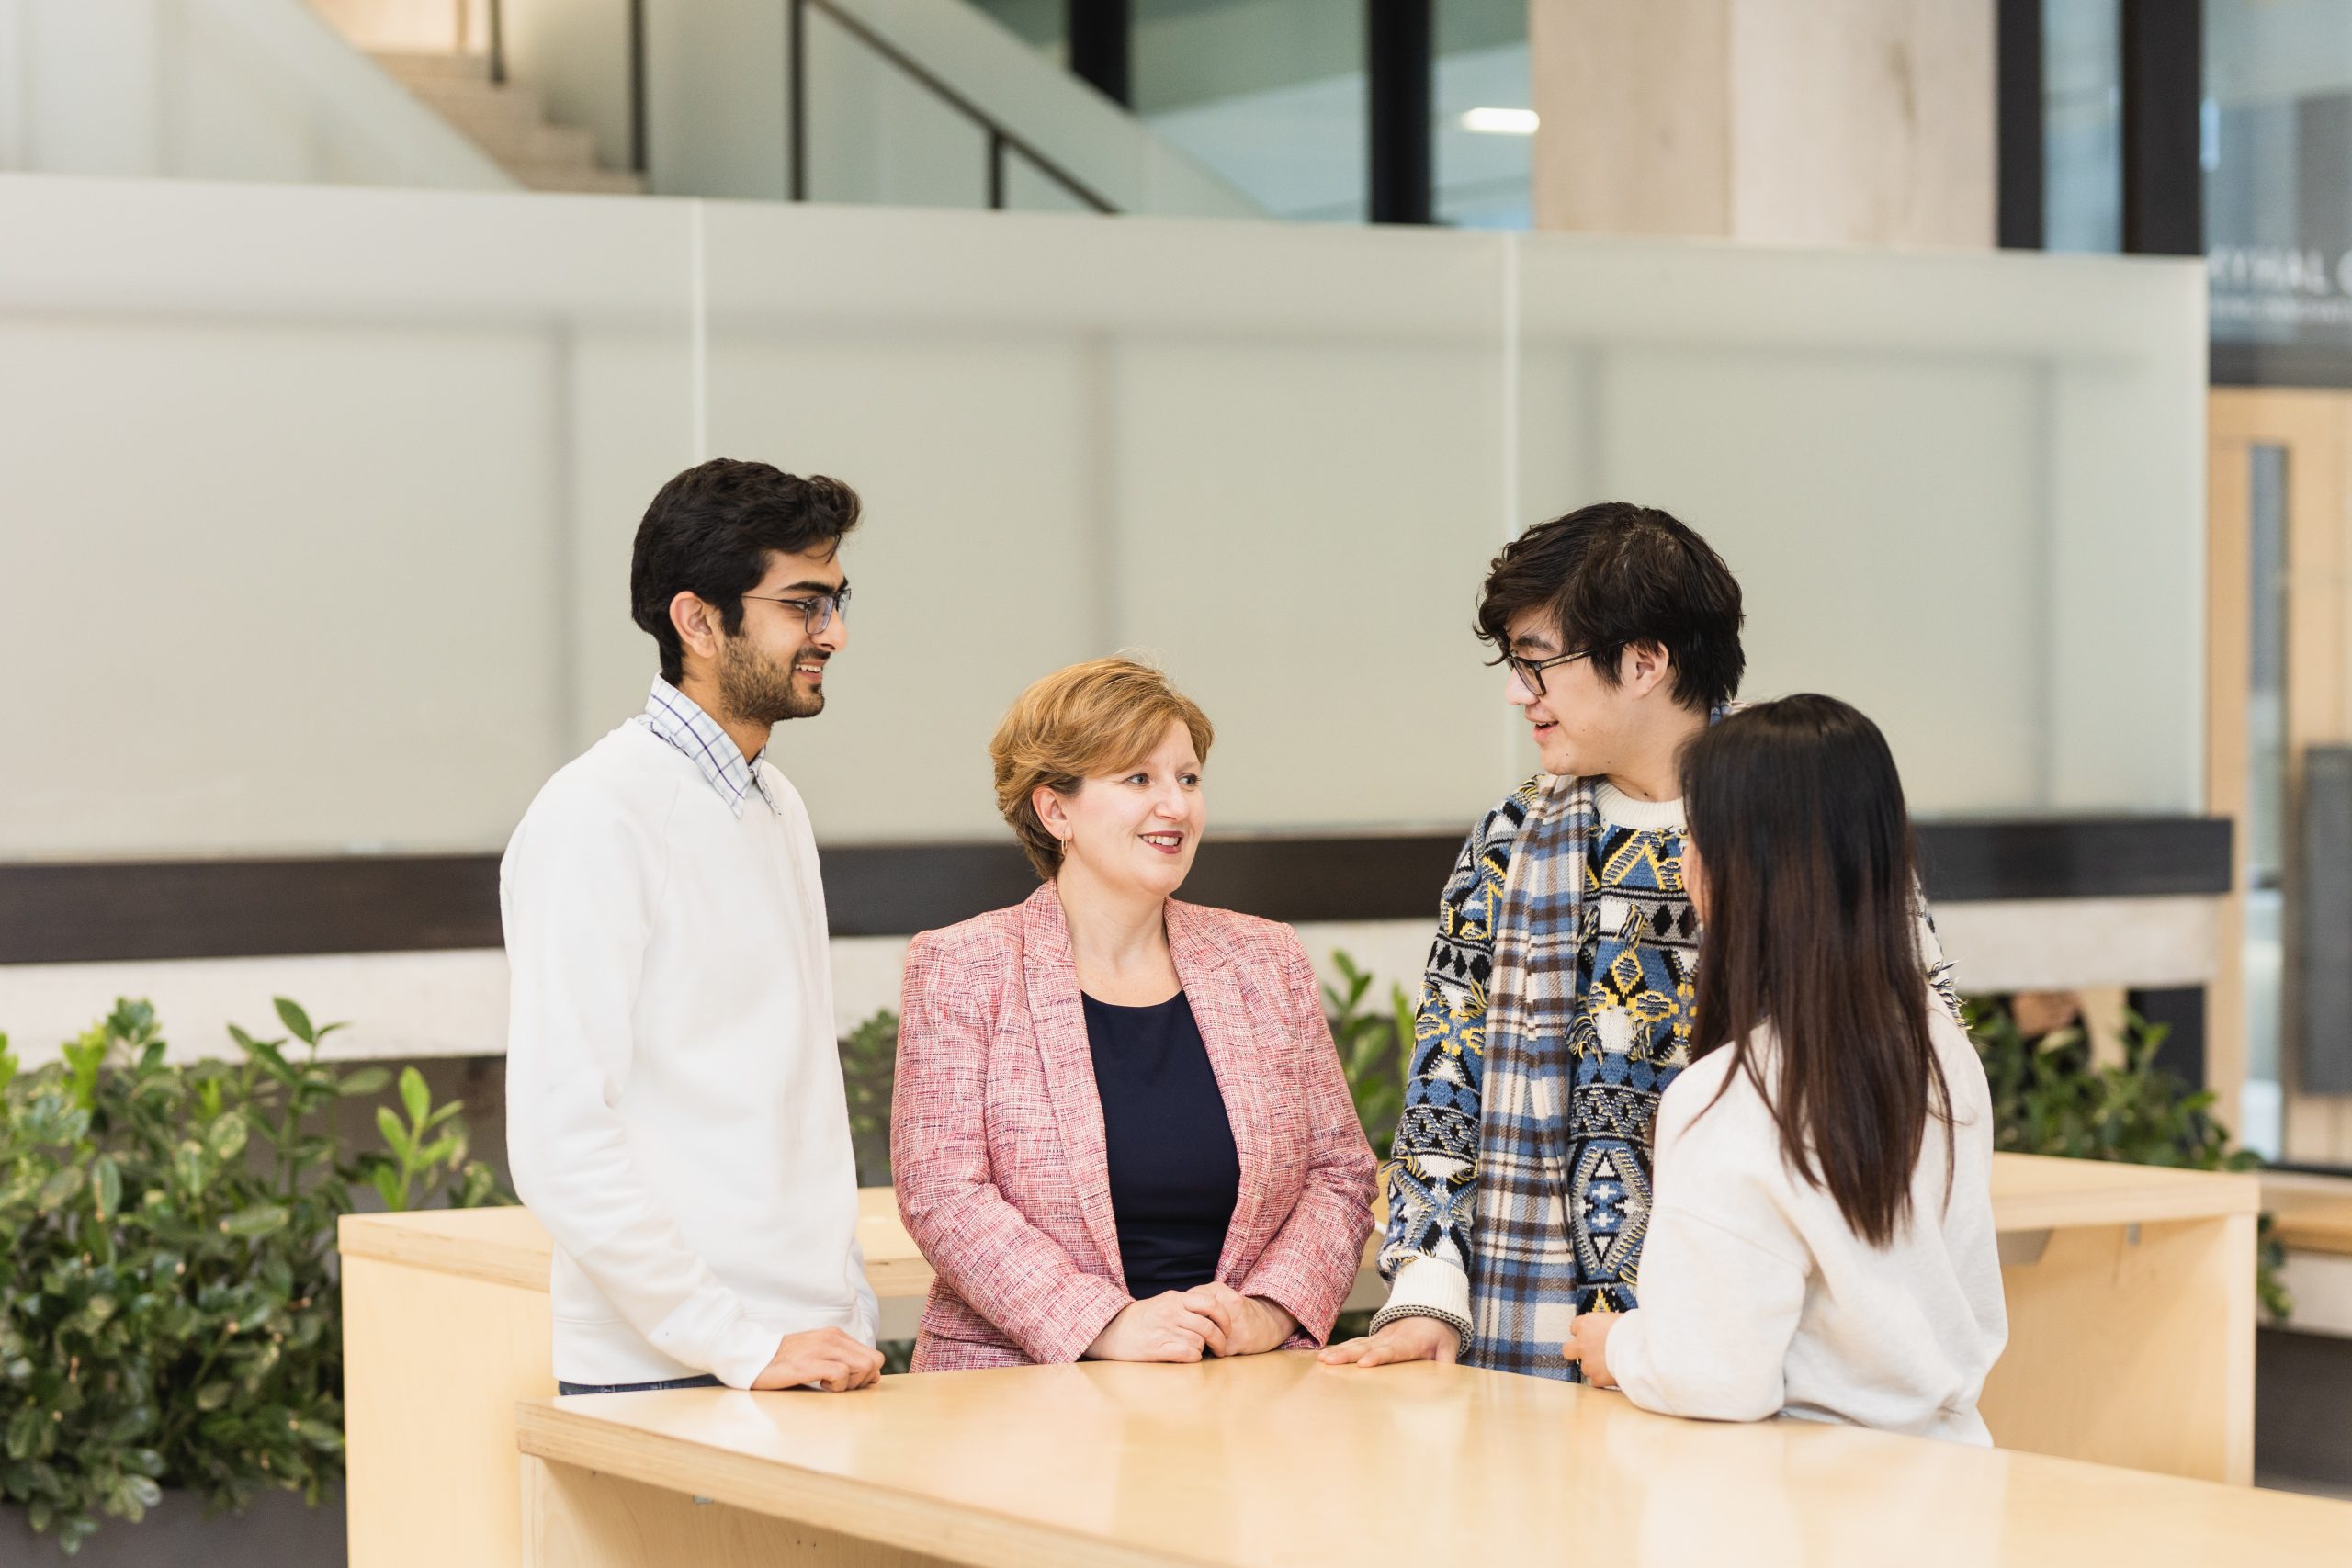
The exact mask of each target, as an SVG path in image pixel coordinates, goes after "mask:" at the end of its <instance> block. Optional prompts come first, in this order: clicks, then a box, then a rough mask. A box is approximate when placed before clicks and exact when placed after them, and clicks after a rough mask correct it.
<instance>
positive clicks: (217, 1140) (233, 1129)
mask: <svg viewBox="0 0 2352 1568" xmlns="http://www.w3.org/2000/svg"><path fill="white" fill-rule="evenodd" d="M247 1132H248V1129H247V1128H246V1125H245V1118H244V1115H243V1112H241V1111H223V1112H222V1113H221V1116H220V1120H219V1121H217V1122H213V1123H212V1125H211V1126H210V1127H209V1128H207V1129H206V1130H205V1134H204V1143H205V1146H206V1147H207V1148H208V1149H209V1150H210V1151H211V1153H212V1157H213V1158H214V1159H217V1160H219V1161H220V1163H221V1164H223V1165H226V1164H227V1163H228V1162H229V1161H231V1160H232V1159H235V1158H236V1157H237V1156H238V1155H240V1154H242V1153H243V1151H244V1147H245V1138H246V1136H247Z"/></svg>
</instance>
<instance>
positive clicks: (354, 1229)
mask: <svg viewBox="0 0 2352 1568" xmlns="http://www.w3.org/2000/svg"><path fill="white" fill-rule="evenodd" d="M2261 1191H2262V1189H2261V1187H2260V1185H2259V1184H2258V1183H2257V1182H2256V1179H2255V1178H2253V1177H2252V1176H2245V1175H2216V1174H2214V1173H2212V1172H2210V1171H2199V1170H2165V1169H2159V1168H2155V1167H2153V1166H2137V1165H2112V1164H2108V1163H2105V1162H2103V1161H2098V1160H2075V1159H2050V1158H2045V1157H2043V1156H2038V1155H1995V1156H1993V1213H1994V1218H1995V1220H1996V1223H1997V1224H1998V1225H1999V1226H2000V1228H2001V1229H2002V1230H2004V1231H2034V1230H2049V1229H2052V1228H2058V1227H2064V1226H2070V1225H2116V1224H2144V1223H2150V1222H2155V1221H2163V1220H2188V1219H2206V1218H2213V1217H2218V1216H2222V1215H2228V1214H2250V1213H2254V1212H2255V1211H2256V1208H2257V1207H2258V1206H2259V1204H2260V1202H2261ZM857 1200H858V1217H857V1239H858V1243H859V1245H860V1246H861V1247H864V1248H865V1273H866V1278H867V1279H869V1280H872V1281H873V1283H874V1292H875V1294H876V1295H877V1296H880V1297H882V1298H883V1299H884V1300H886V1301H887V1300H894V1299H900V1298H909V1297H919V1296H921V1295H922V1294H923V1293H924V1292H927V1291H928V1290H930V1289H931V1265H930V1264H928V1263H926V1262H924V1261H923V1258H922V1254H921V1253H920V1252H917V1251H916V1250H915V1244H914V1238H913V1237H911V1236H910V1235H907V1231H906V1227H905V1226H904V1225H902V1224H899V1210H898V1201H897V1199H896V1198H895V1197H894V1196H893V1195H892V1193H891V1190H890V1189H888V1188H887V1187H867V1188H864V1189H861V1190H859V1192H858V1195H857ZM1378 1239H1379V1229H1378V1227H1377V1226H1375V1227H1374V1232H1373V1242H1372V1243H1368V1244H1367V1245H1366V1247H1365V1248H1364V1265H1365V1267H1367V1268H1369V1267H1371V1264H1372V1260H1373V1253H1374V1247H1375V1246H1376V1244H1377V1242H1378ZM341 1245H342V1248H343V1250H344V1251H345V1253H347V1254H350V1255H352V1256H354V1257H359V1258H380V1259H382V1260H383V1261H385V1262H388V1263H401V1264H406V1265H407V1266H409V1267H410V1268H413V1269H432V1270H434V1271H435V1272H438V1273H447V1274H458V1275H462V1276H465V1277H468V1278H471V1279H479V1280H490V1281H492V1282H493V1283H497V1284H504V1285H517V1286H521V1287H523V1288H524V1289H526V1290H537V1291H544V1290H545V1289H547V1283H548V1236H547V1232H546V1231H545V1230H543V1229H541V1228H540V1225H539V1223H538V1221H537V1220H536V1219H534V1218H532V1216H531V1214H530V1212H529V1211H528V1210H526V1209H520V1208H505V1209H431V1210H424V1211H421V1212H419V1213H408V1214H347V1215H345V1217H344V1220H343V1223H342V1226H341ZM2347 1247H2352V1241H2347Z"/></svg>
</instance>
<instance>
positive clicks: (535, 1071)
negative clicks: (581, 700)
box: [499, 721, 877, 1388]
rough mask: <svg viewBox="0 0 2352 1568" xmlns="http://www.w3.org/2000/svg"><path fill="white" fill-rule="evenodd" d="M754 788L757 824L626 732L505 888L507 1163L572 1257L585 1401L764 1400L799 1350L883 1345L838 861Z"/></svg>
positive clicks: (552, 816) (775, 787) (521, 832)
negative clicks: (813, 1334)
mask: <svg viewBox="0 0 2352 1568" xmlns="http://www.w3.org/2000/svg"><path fill="white" fill-rule="evenodd" d="M752 767H753V768H755V769H757V770H759V773H760V779H761V783H762V784H763V785H764V788H765V795H764V796H763V794H762V793H761V791H760V790H758V789H754V790H752V791H751V792H750V793H749V794H748V795H746V796H745V797H744V799H743V801H742V803H741V805H742V809H741V812H740V814H739V813H738V812H736V811H734V810H733V809H731V808H730V807H729V802H728V801H727V799H726V798H725V797H723V796H722V795H721V794H720V793H719V792H718V790H717V789H716V788H715V787H714V786H713V785H712V784H710V783H708V782H707V781H706V780H705V778H704V777H703V775H702V774H701V773H700V772H698V771H697V767H696V764H695V762H694V761H690V760H689V759H688V758H687V757H686V756H685V755H684V753H683V752H681V751H680V750H677V749H676V748H675V747H673V745H672V744H671V743H670V742H668V741H666V740H664V739H662V738H661V737H659V736H657V735H655V734H654V733H653V732H652V731H651V730H650V729H648V728H646V727H645V726H644V725H643V724H642V723H639V722H634V721H632V722H630V723H628V724H624V725H622V726H621V727H620V728H618V729H616V730H614V731H613V732H612V733H611V734H609V735H607V736H605V738H604V739H602V740H599V741H598V742H597V743H596V744H595V745H594V747H592V748H590V749H589V750H588V751H587V752H586V753H585V754H584V755H582V756H581V757H580V758H579V759H577V760H576V761H573V762H571V764H570V765H569V766H567V767H565V768H564V769H563V770H562V771H561V772H560V773H557V774H556V775H555V777H554V778H552V779H550V780H548V784H547V785H546V787H545V788H543V789H542V790H541V791H540V792H539V795H538V798H537V800H535V801H533V802H532V803H531V808H530V810H529V812H528V813H526V815H525V817H524V818H523V822H522V825H521V826H520V827H518V828H517V829H515V837H514V840H513V841H512V842H510V843H509V844H508V845H507V849H506V858H505V861H504V863H503V865H502V867H501V869H500V876H499V891H500V902H501V906H502V908H503V913H504V916H505V925H506V953H507V961H508V964H509V966H510V968H511V970H512V975H513V994H512V1002H511V1008H512V1013H511V1019H510V1024H509V1029H508V1033H507V1043H506V1081H507V1109H506V1115H507V1146H508V1154H509V1157H510V1160H511V1163H512V1166H513V1170H514V1176H515V1190H516V1191H517V1192H518V1193H520V1194H521V1196H522V1198H523V1201H525V1202H526V1203H527V1204H529V1205H530V1208H531V1212H532V1213H534V1214H536V1215H537V1216H538V1218H539V1220H540V1222H541V1223H542V1224H545V1225H546V1226H547V1229H548V1235H549V1236H550V1237H551V1238H552V1240H553V1242H554V1247H555V1257H554V1265H553V1272H552V1279H551V1280H550V1290H551V1293H552V1296H553V1303H552V1304H553V1308H554V1314H555V1373H556V1376H557V1377H558V1378H560V1379H561V1380H563V1381H565V1382H582V1383H617V1382H656V1381H661V1380H666V1379H671V1378H680V1377H687V1376H692V1375H694V1374H696V1373H701V1372H710V1373H714V1374H716V1375H717V1376H718V1379H719V1380H720V1381H721V1382H725V1383H727V1384H729V1385H730V1386H732V1387H735V1388H748V1387H749V1386H751V1382H752V1379H753V1378H755V1377H757V1376H758V1375H759V1373H760V1372H761V1371H763V1369H764V1368H765V1367H766V1366H767V1364H768V1362H769V1360H770V1359H772V1358H773V1357H774V1355H775V1349H776V1344H777V1341H778V1340H779V1339H781V1338H782V1337H784V1336H785V1335H786V1334H790V1333H797V1332H798V1331H800V1330H803V1329H812V1328H824V1327H835V1328H841V1329H843V1330H846V1331H847V1332H849V1333H851V1334H853V1335H854V1336H856V1337H859V1338H861V1339H864V1340H865V1341H866V1342H867V1343H868V1344H871V1343H872V1342H873V1339H874V1331H875V1325H876V1318H877V1314H876V1309H875V1305H874V1298H873V1293H872V1292H871V1290H870V1289H869V1288H868V1286H867V1285H866V1282H865V1266H864V1261H863V1259H862V1258H860V1256H859V1255H858V1252H857V1235H856V1233H857V1175H856V1166H855V1162H854V1158H853V1156H852V1155H851V1152H850V1136H849V1121H848V1112H847V1110H846V1108H845V1106H844V1103H843V1100H842V1074H841V1060H840V1057H839V1055H838V1054H837V1046H836V1043H835V1041H834V1028H833V1004H832V981H831V964H830V962H829V957H828V953H827V945H826V927H825V902H824V889H823V886H822V884H821V883H820V881H819V878H818V870H817V847H816V841H815V840H814V838H813V837H812V836H811V834H810V832H809V816H808V811H807V809H806V808H805V807H803V806H802V805H801V802H800V796H799V795H798V794H797V792H796V791H795V790H794V789H793V788H792V786H791V785H790V784H787V783H786V781H785V779H784V776H783V775H782V774H781V773H778V772H776V770H775V768H774V767H772V766H770V765H769V764H767V763H766V762H763V761H754V762H753V763H752ZM771 803H773V804H771Z"/></svg>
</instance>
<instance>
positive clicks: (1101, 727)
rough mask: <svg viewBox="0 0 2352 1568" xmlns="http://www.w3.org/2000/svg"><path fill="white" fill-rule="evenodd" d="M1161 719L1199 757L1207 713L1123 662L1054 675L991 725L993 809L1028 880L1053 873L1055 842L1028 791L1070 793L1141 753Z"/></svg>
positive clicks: (1203, 755) (1157, 676)
mask: <svg viewBox="0 0 2352 1568" xmlns="http://www.w3.org/2000/svg"><path fill="white" fill-rule="evenodd" d="M1171 723H1175V724H1182V726H1183V727H1184V728H1185V731H1186V732H1187V733H1188V734H1190V735H1191V736H1192V738H1193V754H1194V755H1195V756H1197V757H1199V758H1200V760H1201V761H1204V762H1205V761H1208V756H1209V742H1211V741H1212V740H1214V739H1216V730H1215V729H1213V728H1210V726H1209V720H1208V715H1206V714H1204V713H1203V712H1202V711H1201V710H1200V706H1199V705H1198V704H1196V703H1194V702H1193V700H1192V699H1191V698H1190V697H1187V696H1186V695H1184V694H1183V693H1182V692H1180V691H1178V690H1177V689H1176V688H1175V687H1174V686H1172V685H1170V683H1169V681H1168V677H1167V676H1165V675H1163V674H1161V673H1160V672H1159V671H1157V670H1154V669H1153V668H1152V667H1151V666H1150V665H1148V664H1144V663H1140V662H1138V661H1137V660H1133V659H1127V658H1125V657H1120V658H1114V659H1090V660H1087V661H1086V662H1085V663H1083V664H1073V665H1071V666H1070V667H1069V668H1068V669H1067V670H1057V671H1054V672H1053V673H1052V674H1050V675H1048V676H1046V678H1045V679H1044V680H1042V681H1038V682H1035V683H1034V684H1032V685H1031V686H1030V688H1029V689H1028V690H1027V691H1025V692H1023V693H1022V694H1021V695H1020V698H1019V699H1018V700H1017V701H1015V702H1014V703H1013V705H1012V708H1011V710H1010V711H1008V712H1007V713H1006V714H1005V716H1004V722H1003V723H1001V724H1000V725H998V726H997V727H996V738H995V739H992V740H990V741H989V761H992V762H994V763H995V764H996V808H997V809H998V810H999V811H1001V812H1002V813H1004V819H1005V821H1006V822H1008V823H1010V824H1011V825H1012V832H1013V836H1014V837H1015V838H1017V839H1019V840H1021V851H1022V852H1023V854H1025V855H1027V856H1028V857H1029V863H1030V864H1031V865H1033V866H1035V867H1036V868H1037V874H1038V876H1040V877H1041V878H1043V879H1045V880H1046V881H1048V882H1050V881H1052V880H1053V876H1054V874H1055V873H1056V872H1057V871H1058V870H1060V869H1061V863H1062V843H1061V840H1059V839H1057V838H1055V837H1054V836H1053V834H1051V833H1049V832H1047V831H1046V824H1045V823H1044V822H1043V821H1041V820H1039V818H1038V816H1037V808H1036V807H1035V805H1034V804H1032V801H1031V797H1032V796H1033V795H1035V794H1036V792H1037V786H1038V785H1039V784H1044V785H1046V787H1047V788H1049V789H1051V790H1052V791H1053V792H1054V793H1055V794H1057V795H1075V794H1077V793H1078V786H1079V785H1080V784H1081V783H1083V782H1084V781H1085V780H1086V779H1087V778H1088V777H1089V776H1090V775H1092V774H1100V773H1115V772H1116V771H1118V770H1119V769H1121V768H1124V767H1125V766H1127V765H1128V764H1129V763H1131V762H1138V761H1142V760H1143V759H1144V758H1146V757H1148V756H1149V755H1150V754H1151V750H1152V748H1153V747H1155V746H1157V745H1159V741H1160V738H1161V737H1163V736H1165V735H1166V734H1167V733H1168V727H1169V725H1170V724H1171Z"/></svg>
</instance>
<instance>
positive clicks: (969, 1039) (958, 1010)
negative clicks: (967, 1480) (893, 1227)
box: [890, 933, 1128, 1362]
mask: <svg viewBox="0 0 2352 1568" xmlns="http://www.w3.org/2000/svg"><path fill="white" fill-rule="evenodd" d="M982 958H983V955H981V954H978V953H959V952H955V951H943V943H942V942H940V941H939V940H938V933H926V934H925V935H922V936H919V937H917V938H916V939H915V941H914V944H913V945H912V946H911V947H910V948H909V949H908V952H907V969H906V980H905V987H904V990H903V993H902V994H901V997H900V998H899V1000H900V1009H899V1075H898V1084H897V1088H896V1090H895V1092H894V1093H893V1095H892V1098H891V1114H890V1169H891V1175H892V1178H893V1179H894V1180H895V1182H896V1184H897V1187H898V1197H899V1218H900V1219H902V1220H903V1221H905V1222H906V1226H907V1232H908V1234H909V1235H911V1236H912V1237H913V1238H914V1243H915V1246H916V1247H919V1248H921V1249H922V1255H923V1257H924V1258H928V1259H929V1260H930V1262H931V1266H932V1267H933V1269H936V1270H937V1271H938V1273H939V1277H940V1278H941V1279H942V1280H944V1281H945V1282H946V1284H947V1286H948V1288H949V1289H951V1290H953V1291H954V1292H956V1294H957V1295H958V1296H960V1297H962V1298H963V1300H964V1302H965V1303H966V1304H967V1305H968V1306H970V1307H971V1308H972V1309H973V1310H974V1311H976V1312H978V1313H979V1314H981V1315H982V1316H983V1317H986V1318H987V1319H988V1320H989V1322H991V1323H993V1324H995V1325H996V1326H997V1327H998V1328H1000V1329H1001V1330H1002V1331H1003V1332H1004V1333H1005V1334H1006V1335H1007V1336H1009V1337H1011V1338H1012V1340H1013V1342H1014V1343H1016V1344H1018V1345H1019V1346H1020V1347H1021V1348H1022V1349H1023V1351H1024V1352H1025V1353H1026V1354H1028V1355H1029V1356H1030V1357H1031V1358H1032V1359H1035V1360H1038V1361H1046V1362H1051V1361H1075V1360H1077V1359H1079V1358H1080V1356H1081V1355H1083V1354H1085V1351H1086V1348H1087V1347H1088V1346H1089V1345H1091V1344H1092V1343H1093V1342H1094V1339H1095V1337H1096V1336H1097V1335H1099V1334H1101V1333H1102V1332H1103V1327H1104V1325H1107V1324H1108V1323H1109V1322H1110V1321H1111V1319H1112V1318H1114V1317H1115V1316H1117V1315H1118V1314H1119V1312H1120V1310H1121V1309H1122V1308H1124V1307H1125V1306H1126V1305H1127V1303H1128V1296H1127V1293H1126V1292H1125V1290H1123V1289H1121V1288H1120V1287H1119V1286H1118V1285H1116V1284H1114V1283H1113V1282H1112V1281H1111V1280H1105V1279H1103V1278H1102V1277H1100V1276H1099V1275H1094V1274H1090V1273H1088V1272H1087V1271H1086V1270H1084V1269H1080V1267H1079V1266H1078V1264H1077V1263H1076V1262H1075V1261H1073V1260H1072V1258H1070V1255H1069V1253H1068V1252H1067V1251H1065V1250H1064V1249H1063V1248H1062V1247H1061V1245H1060V1244H1059V1243H1057V1242H1056V1241H1055V1240H1054V1239H1053V1238H1052V1237H1051V1236H1049V1235H1046V1234H1045V1233H1044V1232H1043V1231H1041V1230H1039V1229H1038V1228H1037V1227H1036V1226H1035V1225H1034V1224H1030V1223H1029V1220H1028V1218H1027V1217H1026V1216H1024V1215H1023V1213H1021V1212H1020V1211H1019V1210H1018V1209H1015V1208H1014V1207H1013V1206H1012V1204H1011V1203H1008V1202H1007V1201H1005V1200H1004V1198H1003V1196H1002V1195H1001V1194H1000V1193H999V1192H998V1190H997V1189H996V1185H995V1183H994V1181H993V1180H992V1179H990V1176H989V1146H988V1129H987V1125H986V1115H987V1111H986V1107H987V1104H988V1077H989V1052H990V1050H991V1049H992V1047H993V1045H994V1043H995V1041H994V1038H993V1035H994V1029H993V1013H994V1008H993V1007H992V1005H991V998H992V997H993V994H994V992H995V989H996V987H1001V986H1006V985H1015V986H1017V985H1019V984H1020V979H1021V977H1020V974H1019V970H1018V968H1017V966H1015V965H1011V964H1001V965H999V966H997V973H996V974H995V975H994V976H987V975H985V974H984V973H983V972H982V971H983V969H984V967H985V965H984V963H976V962H973V960H976V959H982ZM991 981H992V982H993V983H991ZM1041 1092H1042V1090H1041ZM1036 1113H1037V1115H1038V1116H1039V1117H1040V1118H1041V1119H1043V1120H1044V1121H1045V1122H1046V1123H1047V1124H1048V1125H1050V1124H1051V1119H1052V1116H1053V1108H1052V1107H1051V1106H1050V1105H1047V1104H1044V1103H1040V1104H1039V1105H1038V1106H1037V1107H1036Z"/></svg>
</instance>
